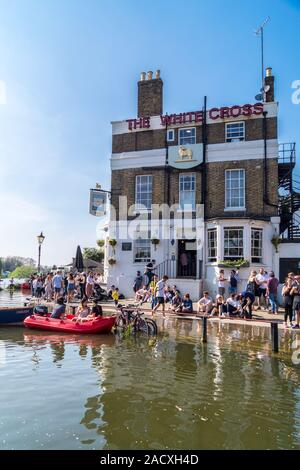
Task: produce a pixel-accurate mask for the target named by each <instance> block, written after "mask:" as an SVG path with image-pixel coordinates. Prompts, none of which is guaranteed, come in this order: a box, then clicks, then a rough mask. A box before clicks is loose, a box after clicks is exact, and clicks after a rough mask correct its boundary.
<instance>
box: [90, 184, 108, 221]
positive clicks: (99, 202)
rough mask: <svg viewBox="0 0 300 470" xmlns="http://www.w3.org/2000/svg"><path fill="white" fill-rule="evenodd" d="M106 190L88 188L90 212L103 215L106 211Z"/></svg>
mask: <svg viewBox="0 0 300 470" xmlns="http://www.w3.org/2000/svg"><path fill="white" fill-rule="evenodd" d="M107 203H108V192H107V191H103V189H91V190H90V214H91V215H94V216H96V217H103V216H104V215H105V214H106V212H107Z"/></svg>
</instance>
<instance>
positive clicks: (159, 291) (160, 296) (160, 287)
mask: <svg viewBox="0 0 300 470" xmlns="http://www.w3.org/2000/svg"><path fill="white" fill-rule="evenodd" d="M168 279H169V278H168V276H163V278H162V279H161V280H160V281H158V283H157V284H156V287H155V297H156V305H155V307H154V308H153V310H152V315H153V313H154V312H156V310H157V309H158V308H159V306H160V305H162V310H163V316H165V291H166V288H167V280H168Z"/></svg>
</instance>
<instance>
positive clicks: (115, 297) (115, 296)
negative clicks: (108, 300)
mask: <svg viewBox="0 0 300 470" xmlns="http://www.w3.org/2000/svg"><path fill="white" fill-rule="evenodd" d="M111 296H112V299H113V301H114V302H115V305H116V306H117V305H118V304H119V297H120V294H119V288H118V287H115V288H114V290H113V291H112V293H111Z"/></svg>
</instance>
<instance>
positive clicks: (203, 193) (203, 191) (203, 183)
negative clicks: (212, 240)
mask: <svg viewBox="0 0 300 470" xmlns="http://www.w3.org/2000/svg"><path fill="white" fill-rule="evenodd" d="M206 114H207V97H206V96H204V105H203V123H202V144H203V162H202V177H201V204H202V208H203V240H202V242H203V243H202V272H201V273H199V274H201V280H200V283H199V290H200V295H202V292H203V289H204V286H203V282H204V281H203V279H205V278H206V277H207V276H206V265H205V261H206V250H205V248H206V230H205V217H206V153H207V116H206Z"/></svg>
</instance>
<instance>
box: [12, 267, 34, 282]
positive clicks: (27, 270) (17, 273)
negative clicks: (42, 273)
mask: <svg viewBox="0 0 300 470" xmlns="http://www.w3.org/2000/svg"><path fill="white" fill-rule="evenodd" d="M35 272H36V268H33V267H32V266H18V267H17V268H16V269H15V270H14V271H13V272H12V273H10V275H9V277H10V278H12V277H14V278H18V279H24V278H27V277H30V276H31V274H34V273H35Z"/></svg>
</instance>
